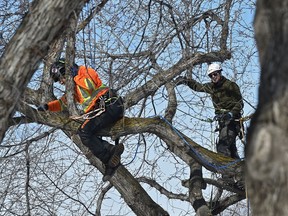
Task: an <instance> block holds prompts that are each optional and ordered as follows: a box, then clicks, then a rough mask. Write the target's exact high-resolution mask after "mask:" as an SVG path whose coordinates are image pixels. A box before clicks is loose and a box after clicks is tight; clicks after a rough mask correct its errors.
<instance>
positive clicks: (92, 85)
mask: <svg viewBox="0 0 288 216" xmlns="http://www.w3.org/2000/svg"><path fill="white" fill-rule="evenodd" d="M50 75H51V77H52V79H53V81H54V82H58V81H59V82H60V83H61V84H65V76H64V75H65V59H59V60H58V61H56V62H55V63H54V64H53V65H52V67H51V69H50ZM71 75H72V76H73V80H74V82H75V93H74V98H75V100H76V101H77V102H78V103H79V104H81V105H82V109H83V111H84V113H85V114H84V115H83V117H84V118H86V120H85V121H84V123H83V124H82V125H81V126H80V128H79V130H78V134H79V136H80V138H81V141H82V143H83V144H84V145H85V146H87V147H88V148H89V149H90V150H91V151H92V152H93V154H94V155H95V156H96V157H98V158H99V159H100V160H101V161H102V162H103V163H104V164H105V167H106V169H105V174H104V177H103V181H107V180H109V179H110V178H111V176H112V175H113V173H114V171H115V170H116V168H117V167H118V166H119V165H120V161H121V154H122V153H123V151H124V146H123V144H122V143H119V144H118V143H117V145H112V144H110V143H109V142H107V141H105V140H103V139H102V138H101V137H99V136H96V135H95V132H96V131H97V130H99V129H102V128H105V127H106V126H108V125H110V124H112V123H114V122H116V121H117V120H119V119H120V118H122V117H123V113H124V108H123V101H122V98H121V97H119V96H117V94H115V92H114V91H113V90H111V89H109V87H107V86H105V85H104V84H103V83H102V81H101V79H100V78H99V76H98V74H97V72H96V71H95V70H94V69H92V68H89V67H86V66H78V65H77V64H74V65H73V67H72V68H71ZM66 105H67V100H66V96H65V94H64V95H63V96H62V97H61V98H60V99H58V100H53V101H50V102H48V103H46V104H44V105H41V106H39V107H38V111H46V110H48V111H53V112H59V111H62V110H64V109H65V108H66Z"/></svg>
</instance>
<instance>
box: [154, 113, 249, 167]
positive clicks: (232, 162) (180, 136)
mask: <svg viewBox="0 0 288 216" xmlns="http://www.w3.org/2000/svg"><path fill="white" fill-rule="evenodd" d="M153 117H158V118H160V119H162V120H163V121H164V122H165V123H167V124H168V125H169V126H170V128H171V129H172V130H173V131H174V132H175V133H176V134H177V136H178V137H179V138H180V139H182V140H183V142H184V144H185V145H186V146H187V147H188V148H189V149H190V150H191V151H192V152H193V153H194V154H195V155H196V156H197V157H198V158H199V159H200V160H201V161H202V162H203V163H204V164H206V165H208V166H210V167H212V168H214V169H215V170H224V169H227V168H228V167H230V166H232V165H234V164H236V163H238V162H240V161H242V160H243V159H244V158H240V159H237V160H234V161H231V162H229V163H227V164H224V165H220V166H218V165H214V164H212V163H210V162H209V161H208V160H206V159H205V158H204V157H203V156H202V155H201V154H200V153H199V152H198V151H197V150H196V149H195V148H194V147H193V146H191V145H190V144H189V143H188V142H187V140H186V139H185V138H184V137H183V136H182V135H181V134H180V132H179V131H178V130H177V129H176V128H175V127H174V126H173V125H172V124H171V123H170V122H169V121H168V120H167V119H165V118H164V117H163V116H160V115H156V116H151V117H149V118H153ZM243 119H247V118H245V117H244V118H243ZM247 120H248V119H247Z"/></svg>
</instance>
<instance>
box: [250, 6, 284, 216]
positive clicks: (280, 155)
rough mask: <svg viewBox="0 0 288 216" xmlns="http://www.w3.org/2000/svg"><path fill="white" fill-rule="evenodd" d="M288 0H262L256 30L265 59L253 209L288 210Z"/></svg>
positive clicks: (255, 135) (253, 157) (254, 147)
mask: <svg viewBox="0 0 288 216" xmlns="http://www.w3.org/2000/svg"><path fill="white" fill-rule="evenodd" d="M287 10H288V1H287V0H284V1H282V0H276V1H275V0H273V1H272V0H269V1H267V0H265V1H264V0H258V2H257V11H256V16H255V22H254V27H255V35H256V42H257V47H258V50H259V55H260V63H261V80H260V88H259V104H258V107H257V111H256V113H255V116H254V117H253V119H252V121H251V127H250V129H249V131H248V137H247V149H246V155H247V181H248V182H247V183H248V194H249V198H250V200H251V205H252V209H253V215H266V216H270V215H271V216H272V215H273V216H277V215H287V212H288V204H287V199H288V184H287V183H288V170H287V166H288V157H287V154H288V145H287V140H288V123H287V122H288V109H287V104H288V87H287V82H288V73H287V71H288V56H287V50H288V28H287V21H288V17H287Z"/></svg>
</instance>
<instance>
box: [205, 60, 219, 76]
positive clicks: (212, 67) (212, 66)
mask: <svg viewBox="0 0 288 216" xmlns="http://www.w3.org/2000/svg"><path fill="white" fill-rule="evenodd" d="M216 71H218V72H221V71H222V68H221V65H220V64H217V63H212V64H210V65H209V66H208V70H207V75H208V76H209V75H210V74H211V73H213V72H216Z"/></svg>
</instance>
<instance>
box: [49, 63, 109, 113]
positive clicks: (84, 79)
mask: <svg viewBox="0 0 288 216" xmlns="http://www.w3.org/2000/svg"><path fill="white" fill-rule="evenodd" d="M74 82H75V93H74V98H75V100H76V101H77V102H78V103H80V104H81V105H82V108H83V111H84V112H85V113H87V112H89V111H90V110H91V109H92V108H93V107H94V106H95V103H96V102H97V100H98V99H99V97H100V96H102V95H104V94H105V93H106V92H107V91H108V87H106V86H105V85H104V84H102V81H101V80H100V78H99V76H98V74H97V72H96V71H95V70H94V69H92V68H87V67H85V66H80V67H79V70H78V74H77V75H76V76H75V77H74ZM66 104H67V100H66V96H65V94H64V95H63V96H62V97H61V98H60V99H58V100H54V101H51V102H49V103H48V110H49V111H54V112H57V111H62V110H63V108H64V107H65V106H66Z"/></svg>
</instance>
